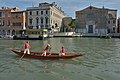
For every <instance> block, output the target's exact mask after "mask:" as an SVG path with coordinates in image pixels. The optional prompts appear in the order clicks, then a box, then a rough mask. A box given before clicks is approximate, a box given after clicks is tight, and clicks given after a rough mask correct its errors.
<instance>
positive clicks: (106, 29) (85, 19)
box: [76, 6, 117, 35]
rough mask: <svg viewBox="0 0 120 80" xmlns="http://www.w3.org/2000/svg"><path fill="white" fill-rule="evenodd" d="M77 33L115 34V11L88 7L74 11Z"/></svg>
mask: <svg viewBox="0 0 120 80" xmlns="http://www.w3.org/2000/svg"><path fill="white" fill-rule="evenodd" d="M76 23H77V32H80V33H84V34H98V35H100V34H107V33H116V32H117V10H112V9H106V8H104V7H103V8H96V7H93V6H89V7H87V8H85V9H83V10H81V11H76Z"/></svg>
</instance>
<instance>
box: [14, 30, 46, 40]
mask: <svg viewBox="0 0 120 80" xmlns="http://www.w3.org/2000/svg"><path fill="white" fill-rule="evenodd" d="M47 38H48V30H47V29H28V30H17V31H16V34H15V35H14V37H13V39H14V40H44V39H47Z"/></svg>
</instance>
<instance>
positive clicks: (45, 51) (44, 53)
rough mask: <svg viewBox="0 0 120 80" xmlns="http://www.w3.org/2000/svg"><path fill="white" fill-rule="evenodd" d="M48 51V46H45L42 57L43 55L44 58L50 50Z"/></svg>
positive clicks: (49, 47)
mask: <svg viewBox="0 0 120 80" xmlns="http://www.w3.org/2000/svg"><path fill="white" fill-rule="evenodd" d="M50 49H51V46H50V44H47V46H46V47H45V49H44V52H43V54H42V56H43V55H44V56H46V53H47V51H48V50H50Z"/></svg>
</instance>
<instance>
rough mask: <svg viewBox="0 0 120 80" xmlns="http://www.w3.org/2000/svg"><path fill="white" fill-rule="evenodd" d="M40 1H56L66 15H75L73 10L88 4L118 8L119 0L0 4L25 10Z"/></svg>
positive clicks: (29, 0)
mask: <svg viewBox="0 0 120 80" xmlns="http://www.w3.org/2000/svg"><path fill="white" fill-rule="evenodd" d="M42 2H48V3H52V2H56V4H57V5H58V7H61V8H62V10H64V11H65V13H66V14H67V15H69V16H72V17H75V15H74V14H75V11H78V10H82V9H84V8H86V7H88V6H89V5H92V6H95V7H98V8H100V7H102V6H105V7H107V8H110V9H111V8H114V9H119V10H120V5H119V3H120V0H2V2H0V6H7V7H19V8H20V9H21V10H25V9H26V8H27V7H31V6H32V5H34V6H38V5H39V3H42Z"/></svg>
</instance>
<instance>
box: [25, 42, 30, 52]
mask: <svg viewBox="0 0 120 80" xmlns="http://www.w3.org/2000/svg"><path fill="white" fill-rule="evenodd" d="M29 49H30V44H29V41H27V42H26V43H25V50H24V54H25V53H26V52H27V54H30V50H29Z"/></svg>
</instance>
